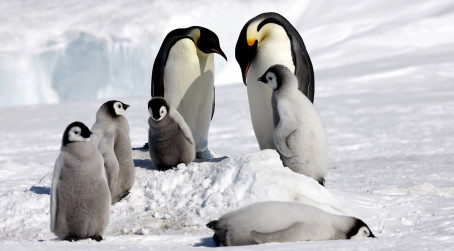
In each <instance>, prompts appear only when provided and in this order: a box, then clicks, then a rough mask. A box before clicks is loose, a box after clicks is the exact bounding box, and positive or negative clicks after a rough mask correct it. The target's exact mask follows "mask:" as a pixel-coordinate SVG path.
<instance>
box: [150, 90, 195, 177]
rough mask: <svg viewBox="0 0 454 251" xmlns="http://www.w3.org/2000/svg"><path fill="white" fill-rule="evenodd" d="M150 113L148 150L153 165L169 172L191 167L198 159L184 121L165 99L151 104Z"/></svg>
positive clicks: (189, 131)
mask: <svg viewBox="0 0 454 251" xmlns="http://www.w3.org/2000/svg"><path fill="white" fill-rule="evenodd" d="M148 111H149V113H150V118H149V119H148V124H149V130H148V147H149V153H150V158H151V160H152V161H153V164H154V165H155V166H156V167H157V168H158V169H159V170H166V169H169V168H172V167H175V166H177V165H178V164H180V163H185V164H186V165H188V164H189V163H191V162H192V161H193V160H194V158H195V145H194V139H193V138H192V133H191V130H190V129H189V127H188V125H187V124H186V122H185V121H184V119H183V117H182V116H181V115H180V114H179V113H178V111H177V110H175V108H173V107H172V106H171V105H169V104H168V103H167V101H166V100H165V99H164V98H161V97H156V98H152V99H151V100H150V101H149V102H148Z"/></svg>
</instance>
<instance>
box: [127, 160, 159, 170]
mask: <svg viewBox="0 0 454 251" xmlns="http://www.w3.org/2000/svg"><path fill="white" fill-rule="evenodd" d="M133 161H134V167H140V168H144V169H147V170H152V171H158V168H157V167H156V166H155V165H154V164H153V162H152V161H151V160H150V159H134V160H133Z"/></svg>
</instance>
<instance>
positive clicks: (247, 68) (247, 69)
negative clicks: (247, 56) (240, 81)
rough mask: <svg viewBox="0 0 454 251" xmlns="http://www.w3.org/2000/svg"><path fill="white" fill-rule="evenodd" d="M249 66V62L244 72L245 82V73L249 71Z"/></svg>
mask: <svg viewBox="0 0 454 251" xmlns="http://www.w3.org/2000/svg"><path fill="white" fill-rule="evenodd" d="M249 66H251V62H249V63H248V64H247V66H246V70H245V71H244V80H246V77H247V72H248V71H249Z"/></svg>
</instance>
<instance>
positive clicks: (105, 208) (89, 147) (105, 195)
mask: <svg viewBox="0 0 454 251" xmlns="http://www.w3.org/2000/svg"><path fill="white" fill-rule="evenodd" d="M90 135H91V132H90V130H89V129H88V128H87V126H85V125H84V124H83V123H81V122H74V123H72V124H70V125H69V126H68V127H67V128H66V130H65V132H64V134H63V140H62V146H61V150H60V155H59V156H58V158H57V160H56V162H55V167H54V173H53V179H52V188H51V197H50V198H51V203H50V215H51V220H50V230H51V231H52V232H53V233H55V234H56V235H57V236H58V237H59V238H60V239H62V240H69V241H72V240H79V239H85V238H92V239H94V240H97V241H100V240H102V234H103V233H104V230H105V229H106V227H107V225H108V223H109V214H110V203H111V198H110V191H109V186H108V184H107V176H106V171H105V169H104V161H103V158H102V155H101V153H100V152H99V151H98V150H97V149H96V148H95V147H94V146H93V144H91V142H89V141H88V140H89V139H90Z"/></svg>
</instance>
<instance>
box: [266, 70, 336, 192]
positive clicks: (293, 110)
mask: <svg viewBox="0 0 454 251" xmlns="http://www.w3.org/2000/svg"><path fill="white" fill-rule="evenodd" d="M258 81H260V82H263V84H266V85H268V86H269V88H270V89H271V90H272V92H273V93H272V96H271V104H272V109H273V117H274V123H275V129H274V132H273V141H274V144H275V146H276V149H277V151H278V152H279V154H280V156H281V159H282V162H283V164H284V166H286V167H289V168H290V169H291V170H292V171H294V172H297V173H301V174H304V175H306V176H308V177H311V178H313V179H315V180H317V181H318V182H319V183H320V184H322V185H323V184H324V181H325V179H324V176H325V173H326V166H327V161H328V144H327V140H326V135H325V130H324V128H323V125H322V122H321V120H320V117H319V116H318V113H317V111H316V110H315V108H314V106H313V104H312V103H311V102H310V101H309V99H308V98H307V97H306V96H305V95H304V94H303V93H301V92H299V91H298V80H297V78H296V77H295V75H294V74H293V73H292V72H291V71H290V70H289V69H288V68H287V67H286V66H284V65H274V66H271V67H270V68H269V69H268V70H267V71H266V72H265V73H264V74H263V75H262V76H261V77H260V78H259V79H258Z"/></svg>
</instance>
